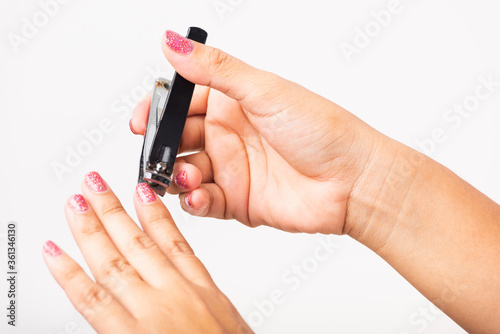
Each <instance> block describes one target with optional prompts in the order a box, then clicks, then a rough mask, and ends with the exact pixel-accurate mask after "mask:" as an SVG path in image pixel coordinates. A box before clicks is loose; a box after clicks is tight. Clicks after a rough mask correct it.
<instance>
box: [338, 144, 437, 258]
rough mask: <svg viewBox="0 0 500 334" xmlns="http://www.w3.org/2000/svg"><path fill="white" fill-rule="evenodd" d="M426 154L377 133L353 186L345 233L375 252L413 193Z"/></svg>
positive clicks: (385, 239) (387, 239)
mask: <svg viewBox="0 0 500 334" xmlns="http://www.w3.org/2000/svg"><path fill="white" fill-rule="evenodd" d="M428 160H429V158H427V157H426V156H425V155H423V154H421V153H419V152H417V151H415V150H413V149H411V148H409V147H407V146H405V145H403V144H401V143H399V142H396V141H394V140H392V139H390V138H388V137H385V136H383V135H381V134H379V136H378V138H377V140H376V141H375V144H374V148H373V150H372V152H371V155H370V157H369V159H368V161H367V163H366V165H365V167H364V168H363V172H362V173H361V175H360V176H359V178H358V179H357V181H356V182H355V184H354V185H353V187H352V190H351V193H350V196H349V201H348V209H347V213H346V220H345V227H344V233H345V234H347V235H349V236H351V237H352V238H354V239H355V240H357V241H359V242H360V243H362V244H364V245H365V246H367V247H368V248H370V249H372V250H374V251H375V252H377V251H378V250H379V249H381V248H383V247H384V246H385V245H386V244H387V243H388V241H389V238H390V236H391V234H392V233H393V232H394V230H395V229H396V228H397V225H398V220H399V219H400V217H401V216H402V215H403V214H404V211H405V208H406V205H407V202H408V201H409V200H410V198H411V196H412V188H413V185H414V180H415V178H417V177H418V175H419V174H420V173H421V170H422V167H423V166H424V165H425V164H427V163H428Z"/></svg>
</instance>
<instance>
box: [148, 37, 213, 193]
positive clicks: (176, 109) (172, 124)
mask: <svg viewBox="0 0 500 334" xmlns="http://www.w3.org/2000/svg"><path fill="white" fill-rule="evenodd" d="M186 37H187V38H189V39H191V40H193V41H196V42H198V43H202V44H205V42H206V40H207V37H208V34H207V32H206V31H205V30H203V29H201V28H196V27H191V28H189V30H188V33H187V36H186ZM194 86H195V85H194V84H193V83H192V82H190V81H188V80H186V79H185V78H183V77H182V76H181V75H179V74H178V73H177V72H175V73H174V77H173V79H172V82H171V85H170V92H169V94H168V97H167V100H166V102H165V106H164V108H163V111H162V112H161V115H159V117H160V118H161V119H160V121H159V125H158V128H157V129H156V133H155V135H154V139H153V144H152V147H151V150H150V151H149V152H143V154H144V153H146V155H147V156H148V158H147V161H146V163H145V164H143V165H141V172H142V175H141V174H140V175H139V182H141V180H142V179H143V180H144V181H147V182H148V183H149V184H150V185H151V186H152V188H153V189H154V190H155V191H156V192H157V193H158V194H159V195H164V193H165V190H166V188H167V187H168V186H169V185H170V182H171V180H172V172H173V170H174V162H175V159H176V157H177V152H178V150H179V145H180V142H181V138H182V132H183V131H184V125H185V124H186V118H187V114H188V110H189V106H190V105H191V99H192V97H193V92H194ZM149 117H151V115H150V116H149ZM145 143H146V142H145ZM144 147H146V144H145V146H144ZM148 153H149V154H148ZM143 168H144V170H143Z"/></svg>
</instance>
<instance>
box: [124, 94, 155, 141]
mask: <svg viewBox="0 0 500 334" xmlns="http://www.w3.org/2000/svg"><path fill="white" fill-rule="evenodd" d="M150 106H151V93H148V94H146V95H145V96H144V97H143V98H142V99H141V100H140V101H139V103H137V105H136V106H135V108H134V111H133V113H132V118H131V119H130V122H129V127H130V131H132V133H133V134H135V135H144V132H145V131H146V123H147V122H148V116H149V108H150Z"/></svg>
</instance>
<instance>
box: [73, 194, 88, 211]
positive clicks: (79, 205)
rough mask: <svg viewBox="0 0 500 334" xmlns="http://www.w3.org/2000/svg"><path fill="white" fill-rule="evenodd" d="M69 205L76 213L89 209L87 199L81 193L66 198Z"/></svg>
mask: <svg viewBox="0 0 500 334" xmlns="http://www.w3.org/2000/svg"><path fill="white" fill-rule="evenodd" d="M68 204H69V206H70V207H71V208H72V209H73V210H75V211H76V212H77V213H84V212H87V211H88V210H89V206H88V204H87V201H85V198H84V197H83V196H82V195H73V196H71V197H70V198H69V200H68Z"/></svg>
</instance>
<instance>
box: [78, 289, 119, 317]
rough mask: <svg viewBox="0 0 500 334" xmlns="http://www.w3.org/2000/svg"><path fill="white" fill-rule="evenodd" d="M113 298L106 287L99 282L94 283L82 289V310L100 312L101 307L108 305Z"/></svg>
mask: <svg viewBox="0 0 500 334" xmlns="http://www.w3.org/2000/svg"><path fill="white" fill-rule="evenodd" d="M111 300H112V296H111V294H110V293H109V292H107V291H106V290H105V289H103V288H102V287H100V286H99V285H97V284H92V285H89V286H87V287H85V288H84V289H82V299H81V307H80V311H83V312H85V313H89V311H91V310H94V311H96V312H98V311H99V310H100V309H102V308H103V307H105V306H106V305H108V304H109V303H110V302H111Z"/></svg>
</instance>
